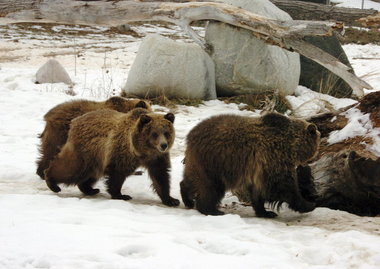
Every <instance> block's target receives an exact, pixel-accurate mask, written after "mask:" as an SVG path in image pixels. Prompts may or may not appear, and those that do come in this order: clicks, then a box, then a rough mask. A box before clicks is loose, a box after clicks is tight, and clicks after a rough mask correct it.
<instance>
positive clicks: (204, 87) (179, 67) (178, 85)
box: [123, 34, 216, 100]
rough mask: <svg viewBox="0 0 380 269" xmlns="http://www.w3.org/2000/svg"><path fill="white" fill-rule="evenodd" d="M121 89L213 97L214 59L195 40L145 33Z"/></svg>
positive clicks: (181, 96) (168, 95)
mask: <svg viewBox="0 0 380 269" xmlns="http://www.w3.org/2000/svg"><path fill="white" fill-rule="evenodd" d="M123 90H124V91H125V92H126V93H127V94H132V95H136V96H140V97H146V96H149V97H152V96H159V95H165V96H167V97H178V98H190V99H205V100H209V99H215V98H216V90H215V71H214V63H213V62H212V60H211V58H210V56H208V54H207V53H205V52H204V51H203V50H202V49H201V48H200V47H199V46H198V45H196V44H188V43H181V42H176V41H173V40H170V39H168V38H165V37H162V36H160V35H157V34H153V35H148V36H147V37H146V38H145V39H144V40H143V42H142V43H141V45H140V48H139V51H138V53H137V56H136V59H135V61H134V62H133V65H132V67H131V70H130V71H129V74H128V79H127V83H126V85H125V86H124V88H123Z"/></svg>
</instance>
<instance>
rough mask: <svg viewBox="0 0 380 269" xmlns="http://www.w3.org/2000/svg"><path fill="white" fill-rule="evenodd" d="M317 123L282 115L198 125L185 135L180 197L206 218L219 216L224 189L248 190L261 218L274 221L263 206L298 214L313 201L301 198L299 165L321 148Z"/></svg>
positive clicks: (211, 120)
mask: <svg viewBox="0 0 380 269" xmlns="http://www.w3.org/2000/svg"><path fill="white" fill-rule="evenodd" d="M319 139H320V134H319V132H318V130H317V128H316V126H315V125H314V124H310V123H307V122H306V121H302V120H297V119H289V118H287V117H285V116H283V115H281V114H278V113H269V114H267V115H265V116H263V117H258V118H252V117H242V116H237V115H221V116H215V117H212V118H209V119H207V120H204V121H203V122H201V123H199V124H198V125H197V126H196V127H194V128H193V129H192V130H191V131H190V133H189V134H188V136H187V148H186V153H185V169H184V179H183V180H182V182H181V195H182V200H183V202H184V203H185V205H186V206H187V207H189V208H193V207H194V201H195V206H196V208H197V209H198V211H200V212H201V213H203V214H207V215H220V214H223V212H221V211H219V209H218V205H219V203H220V201H221V199H222V198H223V196H224V194H225V191H226V190H239V189H243V190H249V192H250V198H251V202H252V206H253V208H254V209H255V211H256V215H257V216H258V217H268V218H273V217H275V216H276V213H274V212H271V211H266V210H265V208H264V203H265V202H271V203H274V204H277V205H280V204H281V203H282V202H287V203H288V204H289V207H290V208H291V209H293V210H296V211H299V212H309V211H311V210H313V209H314V208H315V204H314V203H310V202H307V201H306V200H304V199H303V198H302V196H301V195H300V191H299V188H298V184H297V175H296V166H298V165H299V164H301V163H304V162H306V161H308V160H309V159H310V158H312V157H313V156H314V155H315V154H316V153H317V150H318V146H319Z"/></svg>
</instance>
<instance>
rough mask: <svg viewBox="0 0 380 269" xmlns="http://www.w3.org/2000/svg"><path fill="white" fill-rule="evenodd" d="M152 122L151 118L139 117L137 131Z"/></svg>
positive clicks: (144, 115) (146, 116)
mask: <svg viewBox="0 0 380 269" xmlns="http://www.w3.org/2000/svg"><path fill="white" fill-rule="evenodd" d="M151 121H152V118H151V117H149V116H148V115H146V114H143V115H141V117H140V121H139V130H140V131H141V130H142V128H143V127H144V125H145V124H147V123H149V122H151Z"/></svg>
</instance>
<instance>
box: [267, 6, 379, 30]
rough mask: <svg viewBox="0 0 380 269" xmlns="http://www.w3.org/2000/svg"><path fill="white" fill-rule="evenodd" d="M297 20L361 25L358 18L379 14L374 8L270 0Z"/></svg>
mask: <svg viewBox="0 0 380 269" xmlns="http://www.w3.org/2000/svg"><path fill="white" fill-rule="evenodd" d="M270 1H271V2H272V3H273V4H275V5H276V6H277V7H279V8H280V9H282V10H284V11H285V12H287V13H289V15H290V16H292V18H293V19H295V20H310V21H313V20H318V21H319V20H322V21H323V20H327V21H341V22H344V23H345V24H348V25H352V24H353V25H360V23H359V22H356V20H358V19H360V18H364V17H367V16H370V15H375V14H378V13H379V12H378V11H377V10H374V9H360V8H344V7H336V6H330V5H322V4H316V3H308V2H302V1H296V0H270Z"/></svg>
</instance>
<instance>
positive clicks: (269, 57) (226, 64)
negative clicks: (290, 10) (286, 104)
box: [206, 0, 300, 96]
mask: <svg viewBox="0 0 380 269" xmlns="http://www.w3.org/2000/svg"><path fill="white" fill-rule="evenodd" d="M222 2H224V3H227V4H230V5H234V6H238V7H241V8H243V9H246V10H248V11H251V12H253V13H256V14H259V15H263V16H266V17H268V18H272V19H279V20H291V17H290V16H289V15H288V14H287V13H286V12H284V11H282V10H280V9H279V8H277V7H276V6H275V5H273V4H272V3H271V2H269V1H267V0H222ZM206 41H207V42H208V43H209V44H211V45H212V47H213V53H212V55H211V57H212V59H213V60H214V63H215V76H216V87H217V93H218V95H227V96H228V95H236V94H245V93H258V92H265V91H276V90H278V91H279V92H280V93H282V94H284V95H286V94H293V93H294V90H295V89H296V87H297V86H298V81H299V75H300V60H299V54H297V53H293V52H289V51H286V50H283V49H281V48H279V47H276V46H271V45H267V44H265V43H264V42H263V41H261V40H259V39H257V38H255V37H254V36H253V35H252V33H251V31H248V30H244V29H238V28H235V27H232V26H229V25H227V24H224V23H217V22H212V23H210V24H209V25H208V27H207V29H206Z"/></svg>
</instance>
